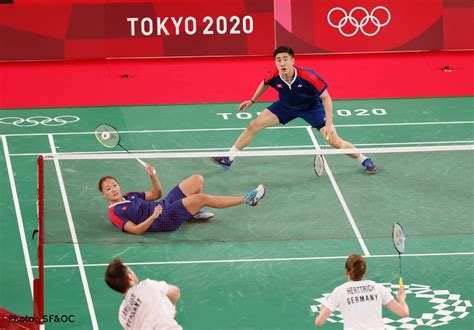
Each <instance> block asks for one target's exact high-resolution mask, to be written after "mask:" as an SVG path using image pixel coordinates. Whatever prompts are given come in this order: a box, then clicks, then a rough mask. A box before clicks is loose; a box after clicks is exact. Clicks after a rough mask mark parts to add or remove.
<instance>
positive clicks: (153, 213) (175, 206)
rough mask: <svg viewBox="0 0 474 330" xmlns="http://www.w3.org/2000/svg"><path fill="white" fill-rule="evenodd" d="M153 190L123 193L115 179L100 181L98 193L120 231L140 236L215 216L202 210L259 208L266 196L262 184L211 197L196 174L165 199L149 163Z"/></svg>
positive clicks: (176, 187) (175, 188)
mask: <svg viewBox="0 0 474 330" xmlns="http://www.w3.org/2000/svg"><path fill="white" fill-rule="evenodd" d="M145 170H146V172H147V173H148V175H149V176H150V180H151V190H150V191H147V192H128V193H126V194H124V195H122V194H121V191H120V185H119V183H118V181H117V179H115V178H114V177H112V176H105V177H102V178H101V179H100V180H99V191H100V192H101V193H102V196H103V197H104V198H106V199H107V200H108V201H109V217H110V220H111V222H112V224H114V225H115V226H116V227H117V228H119V229H121V230H122V231H124V232H128V233H132V234H136V235H140V234H143V233H144V232H164V231H175V230H176V229H178V228H179V227H180V226H181V225H182V224H183V223H184V222H186V221H191V220H193V219H198V220H199V219H209V218H211V217H213V216H214V215H213V214H212V213H207V212H200V210H201V208H203V207H205V206H209V207H212V208H219V209H222V208H228V207H232V206H237V205H240V204H248V205H250V206H256V205H257V204H258V202H259V201H260V199H262V198H263V197H264V195H265V187H264V186H263V185H262V184H261V185H259V186H258V187H257V188H255V189H254V190H252V191H250V192H249V193H247V194H245V195H243V196H238V197H232V196H212V195H207V194H203V193H202V190H203V185H204V178H203V177H202V176H201V175H199V174H193V175H191V176H190V177H189V178H187V179H185V180H183V181H182V182H181V183H180V184H178V185H177V186H175V187H174V188H173V189H171V191H170V192H169V193H168V195H167V196H166V197H165V198H163V199H160V198H162V196H163V192H162V189H161V183H160V181H159V180H158V177H157V176H156V174H155V170H154V168H153V167H152V166H151V165H150V164H147V165H146V167H145Z"/></svg>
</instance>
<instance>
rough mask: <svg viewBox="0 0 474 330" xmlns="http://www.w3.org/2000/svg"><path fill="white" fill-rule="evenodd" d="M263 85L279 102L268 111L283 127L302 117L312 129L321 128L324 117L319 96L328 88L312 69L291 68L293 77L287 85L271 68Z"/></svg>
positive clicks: (275, 70)
mask: <svg viewBox="0 0 474 330" xmlns="http://www.w3.org/2000/svg"><path fill="white" fill-rule="evenodd" d="M263 82H264V84H265V85H269V86H271V87H273V88H274V89H275V90H276V91H277V92H278V96H279V99H280V100H279V101H277V102H274V103H273V104H271V105H270V106H269V107H268V109H269V110H270V111H271V112H272V113H274V114H275V115H276V116H277V117H278V119H279V120H280V123H282V124H286V123H288V122H289V121H291V120H293V119H295V118H302V119H304V120H305V121H306V122H308V123H309V124H311V126H313V127H315V128H318V129H320V128H321V127H324V126H325V123H326V118H325V112H324V107H323V104H322V101H321V98H320V96H321V94H322V93H323V92H324V91H325V90H326V89H327V87H328V85H327V84H326V82H325V81H324V80H323V79H322V78H321V77H320V76H318V75H317V74H316V73H315V72H314V71H313V70H311V69H305V68H300V67H295V77H294V79H293V81H292V82H291V84H289V83H287V82H286V81H285V80H283V79H282V78H281V77H280V75H279V72H278V70H277V69H274V70H273V71H271V72H270V73H269V74H268V76H267V77H266V78H265V79H264V81H263Z"/></svg>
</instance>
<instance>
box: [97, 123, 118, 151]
mask: <svg viewBox="0 0 474 330" xmlns="http://www.w3.org/2000/svg"><path fill="white" fill-rule="evenodd" d="M94 135H95V137H96V139H97V141H99V143H100V144H102V145H103V146H104V147H106V148H115V147H116V146H117V145H119V144H120V134H119V132H118V131H117V129H116V128H115V127H113V126H112V125H109V124H100V125H98V126H97V127H96V129H95V131H94Z"/></svg>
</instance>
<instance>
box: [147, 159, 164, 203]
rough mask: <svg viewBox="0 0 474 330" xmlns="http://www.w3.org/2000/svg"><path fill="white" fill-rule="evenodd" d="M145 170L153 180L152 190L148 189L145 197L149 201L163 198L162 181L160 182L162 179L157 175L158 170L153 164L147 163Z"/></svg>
mask: <svg viewBox="0 0 474 330" xmlns="http://www.w3.org/2000/svg"><path fill="white" fill-rule="evenodd" d="M145 170H146V172H147V173H148V175H149V176H150V181H151V189H150V191H147V192H146V193H145V199H146V200H147V201H154V200H156V199H159V198H161V196H163V191H162V189H161V183H160V180H158V177H157V176H156V171H155V169H154V168H153V166H151V165H150V164H146V167H145Z"/></svg>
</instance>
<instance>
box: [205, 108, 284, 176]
mask: <svg viewBox="0 0 474 330" xmlns="http://www.w3.org/2000/svg"><path fill="white" fill-rule="evenodd" d="M279 123H280V121H279V120H278V117H277V116H275V115H274V114H273V113H272V112H271V111H270V110H268V109H265V110H263V111H262V112H261V113H260V114H259V115H258V117H257V118H255V119H254V120H252V121H251V122H250V124H249V125H248V126H247V128H246V129H245V131H243V132H242V134H240V136H239V138H238V139H237V141H236V142H235V144H234V146H233V147H232V149H230V152H231V155H230V157H213V158H212V160H213V161H214V162H215V163H217V164H219V165H221V166H222V167H223V168H224V169H226V170H227V169H229V168H230V166H231V165H232V162H233V161H234V158H235V155H234V154H233V153H234V152H238V151H240V150H242V149H244V148H245V147H246V146H248V145H249V144H250V142H252V140H253V138H254V137H255V135H256V134H257V133H258V132H259V131H261V130H263V129H265V128H267V127H270V126H275V125H277V124H279Z"/></svg>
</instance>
